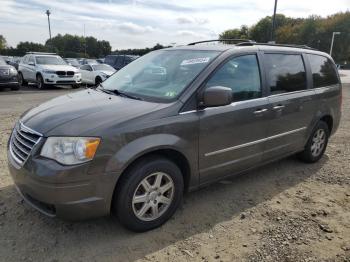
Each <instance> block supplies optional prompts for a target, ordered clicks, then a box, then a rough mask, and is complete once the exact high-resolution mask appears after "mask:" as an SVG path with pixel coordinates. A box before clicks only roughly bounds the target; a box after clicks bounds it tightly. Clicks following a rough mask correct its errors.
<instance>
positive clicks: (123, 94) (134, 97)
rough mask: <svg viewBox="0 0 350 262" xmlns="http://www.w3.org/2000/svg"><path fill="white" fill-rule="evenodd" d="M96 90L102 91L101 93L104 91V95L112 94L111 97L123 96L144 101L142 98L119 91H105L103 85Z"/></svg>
mask: <svg viewBox="0 0 350 262" xmlns="http://www.w3.org/2000/svg"><path fill="white" fill-rule="evenodd" d="M96 89H97V90H100V91H102V92H104V93H107V94H110V95H117V96H123V97H127V98H131V99H135V100H141V101H142V100H143V99H142V98H141V97H138V96H134V95H130V94H127V93H124V92H122V91H120V90H118V89H114V90H110V89H105V88H103V85H102V84H99V86H98V87H97V88H96Z"/></svg>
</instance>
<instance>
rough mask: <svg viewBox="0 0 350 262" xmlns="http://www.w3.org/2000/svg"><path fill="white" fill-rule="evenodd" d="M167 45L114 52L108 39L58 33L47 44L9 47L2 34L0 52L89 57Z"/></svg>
mask: <svg viewBox="0 0 350 262" xmlns="http://www.w3.org/2000/svg"><path fill="white" fill-rule="evenodd" d="M164 47H165V46H163V45H161V44H156V45H155V46H154V47H151V48H148V47H146V48H138V49H120V50H115V51H114V52H112V47H111V45H110V43H109V42H108V41H105V40H97V39H96V38H94V37H91V36H89V37H82V36H76V35H70V34H65V35H61V34H58V35H57V36H55V37H53V38H52V39H51V40H50V39H48V40H46V42H45V44H40V43H33V42H28V41H27V42H20V43H19V44H17V46H16V47H15V48H13V47H8V46H7V43H6V39H5V38H4V36H2V35H0V54H1V55H8V56H23V55H25V53H27V52H54V53H57V54H59V55H61V56H62V57H72V58H75V57H87V58H100V57H105V56H106V55H109V54H129V55H140V56H141V55H144V54H146V53H148V52H151V51H154V50H157V49H162V48H164Z"/></svg>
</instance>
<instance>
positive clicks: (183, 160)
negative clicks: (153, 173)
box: [110, 147, 191, 208]
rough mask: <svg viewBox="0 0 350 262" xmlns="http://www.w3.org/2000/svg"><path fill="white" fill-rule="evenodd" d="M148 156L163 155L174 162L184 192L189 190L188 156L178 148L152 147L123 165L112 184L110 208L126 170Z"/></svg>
mask: <svg viewBox="0 0 350 262" xmlns="http://www.w3.org/2000/svg"><path fill="white" fill-rule="evenodd" d="M150 156H160V157H165V158H167V159H169V160H170V161H172V162H174V163H175V164H176V165H177V166H178V167H179V169H180V170H181V173H182V177H183V180H184V192H187V191H188V190H189V187H190V180H191V166H190V162H189V160H188V158H187V157H186V156H185V155H184V154H183V153H182V152H180V151H179V150H176V149H174V148H171V147H162V148H153V149H151V150H147V151H146V152H143V153H142V154H139V155H137V157H135V158H133V159H132V160H131V161H130V162H129V163H128V164H127V165H126V166H125V168H123V170H122V171H121V173H120V176H119V177H118V179H117V181H116V183H115V186H114V190H113V194H112V196H111V201H110V208H112V206H113V199H114V195H115V193H116V190H117V189H118V187H119V186H120V184H121V183H122V182H121V181H122V180H123V179H122V178H123V177H124V176H125V175H126V174H127V171H128V170H129V169H131V168H132V167H133V166H134V165H136V164H137V163H138V162H139V161H141V159H144V158H146V157H150Z"/></svg>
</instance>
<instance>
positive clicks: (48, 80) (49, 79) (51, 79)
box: [42, 73, 81, 85]
mask: <svg viewBox="0 0 350 262" xmlns="http://www.w3.org/2000/svg"><path fill="white" fill-rule="evenodd" d="M42 75H43V79H44V82H45V84H48V85H50V84H51V85H79V84H81V74H74V75H73V76H58V75H56V74H46V73H43V74H42Z"/></svg>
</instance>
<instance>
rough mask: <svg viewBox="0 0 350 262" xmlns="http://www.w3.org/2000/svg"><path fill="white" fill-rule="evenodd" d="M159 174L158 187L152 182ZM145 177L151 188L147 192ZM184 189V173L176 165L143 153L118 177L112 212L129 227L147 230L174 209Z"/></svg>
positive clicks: (164, 218) (162, 222) (160, 223)
mask: <svg viewBox="0 0 350 262" xmlns="http://www.w3.org/2000/svg"><path fill="white" fill-rule="evenodd" d="M158 177H161V178H160V179H159V180H158V181H160V183H158V185H160V186H159V187H157V186H155V185H156V181H157V179H156V178H158ZM145 181H147V182H148V187H149V188H151V190H149V191H148V192H149V193H148V194H147V191H146V187H145V186H144V185H145V184H147V183H145ZM141 182H143V183H142V184H141ZM152 188H153V189H152ZM156 188H158V189H156ZM162 188H163V190H164V191H163V193H161V191H162V190H161V189H162ZM166 188H168V189H167V190H166ZM183 190H184V182H183V177H182V173H181V171H180V169H179V167H178V166H177V165H175V164H174V163H173V162H172V161H170V160H168V159H166V158H163V157H161V156H149V157H145V158H142V159H141V160H139V161H137V162H136V163H135V164H134V165H132V167H131V168H129V169H128V170H127V171H126V173H125V174H124V175H123V177H122V178H121V181H120V183H119V185H118V187H117V188H116V190H115V193H114V196H113V203H112V212H113V214H114V215H116V217H117V218H118V220H119V221H120V223H121V224H122V225H124V226H125V227H126V228H128V229H129V230H132V231H135V232H144V231H148V230H151V229H153V228H156V227H159V226H161V225H162V224H164V223H165V222H166V221H167V220H168V219H169V218H170V217H171V216H172V215H173V214H174V213H175V211H176V209H177V208H178V206H179V204H180V203H181V201H182V197H183ZM137 202H138V203H137ZM155 210H158V215H156V214H157V213H155ZM142 213H144V214H143V215H142Z"/></svg>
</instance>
